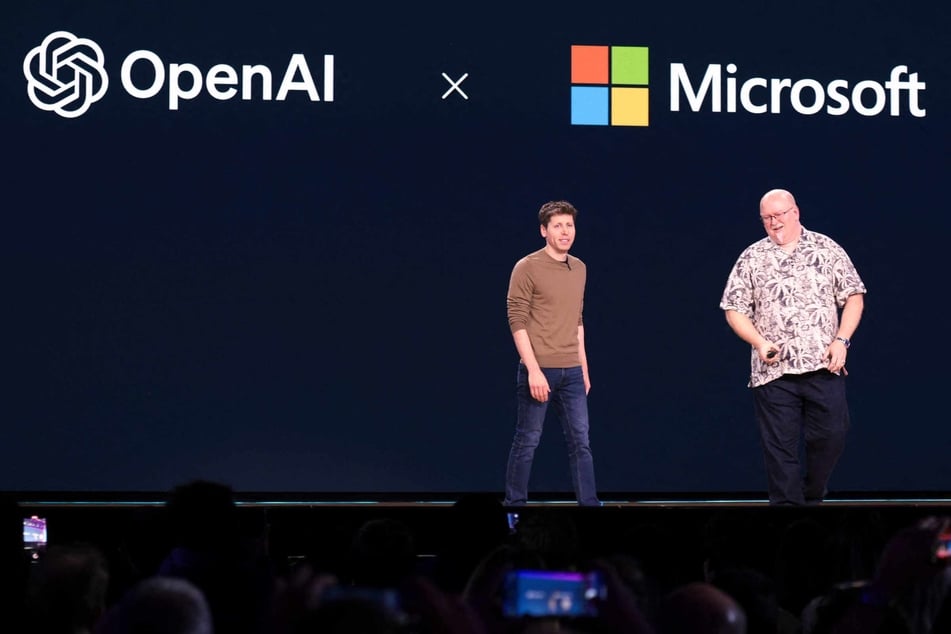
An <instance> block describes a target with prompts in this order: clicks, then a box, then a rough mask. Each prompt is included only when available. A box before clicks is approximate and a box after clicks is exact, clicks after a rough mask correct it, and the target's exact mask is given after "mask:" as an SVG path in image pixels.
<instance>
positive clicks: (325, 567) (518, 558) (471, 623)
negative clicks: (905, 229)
mask: <svg viewBox="0 0 951 634" xmlns="http://www.w3.org/2000/svg"><path fill="white" fill-rule="evenodd" d="M2 510H3V516H2V519H3V529H4V532H3V538H4V540H3V550H2V553H0V554H2V559H0V564H2V569H0V572H2V575H3V576H2V580H3V584H4V586H3V595H2V596H3V600H4V604H3V609H4V613H5V614H6V616H7V618H6V621H5V622H6V623H7V624H8V625H9V626H10V627H9V628H5V629H6V631H19V630H20V629H25V628H27V627H28V628H29V630H30V631H31V632H36V633H37V634H328V633H340V634H343V633H350V632H359V633H363V634H377V633H379V634H390V633H392V634H403V633H406V634H412V633H419V634H428V633H437V632H438V633H443V634H534V633H544V632H561V633H565V632H568V633H575V634H614V633H624V634H687V633H689V634H705V633H717V634H951V592H949V589H951V568H949V566H948V561H949V560H948V559H947V558H942V557H938V556H936V551H935V543H936V540H937V537H938V535H939V534H941V533H942V532H943V531H944V532H946V531H947V530H948V525H949V520H948V519H947V518H944V517H931V516H927V515H925V514H924V513H913V514H908V515H906V516H904V517H899V516H893V517H892V520H891V521H890V522H888V521H885V519H886V516H885V515H884V514H883V513H879V512H878V511H876V510H875V509H839V510H836V509H834V508H833V507H828V506H827V507H823V508H821V509H818V508H809V509H799V510H796V511H795V512H788V513H787V512H779V511H776V512H772V511H773V510H772V509H770V511H771V512H761V511H763V509H744V508H740V509H737V508H734V509H720V510H715V511H712V512H709V513H708V514H706V516H703V515H702V514H696V513H695V514H693V515H691V516H690V517H691V518H692V519H691V521H689V522H685V521H684V516H683V515H679V516H671V515H667V516H665V515H663V514H659V513H658V514H654V515H653V516H651V517H650V518H649V521H645V520H644V517H645V516H644V515H643V514H641V515H638V516H636V517H633V516H632V515H630V514H625V513H624V512H623V509H614V511H612V510H611V509H597V510H596V511H595V513H597V515H596V516H591V515H586V514H583V513H582V511H581V510H580V509H575V508H571V509H567V508H558V507H548V506H543V505H538V506H537V507H536V506H531V505H529V506H527V507H521V508H519V509H518V517H515V516H512V515H508V510H507V509H504V508H503V507H502V506H501V505H500V503H499V502H498V500H497V499H494V498H493V497H492V496H486V495H478V496H476V495H473V496H464V497H463V498H460V499H459V501H458V502H457V503H456V504H454V505H452V507H451V508H449V509H446V513H445V515H444V516H443V521H442V523H441V525H440V527H439V530H437V531H431V530H428V531H427V532H426V534H425V536H423V534H421V533H420V532H419V526H418V525H414V524H411V523H409V522H407V521H406V519H405V516H404V517H398V516H396V515H394V514H388V513H385V512H381V513H365V514H364V517H363V519H361V520H360V521H359V522H352V521H350V520H343V519H341V521H340V523H339V524H337V525H329V526H328V525H326V524H327V522H328V520H327V519H326V518H327V517H332V516H331V515H327V514H325V515H322V516H321V517H322V519H321V522H323V523H324V524H325V525H323V526H322V527H321V530H319V531H316V530H315V531H311V532H308V531H307V530H302V531H299V535H303V536H304V537H303V538H302V542H303V543H299V544H298V545H297V546H296V548H297V549H298V550H297V552H303V553H308V554H312V553H321V554H323V555H324V558H323V559H322V558H320V557H309V558H308V557H303V556H289V555H288V553H291V552H294V551H293V550H289V546H288V545H287V544H282V545H281V547H280V548H277V549H272V548H271V544H270V540H271V533H270V532H269V522H268V518H267V514H266V513H265V512H263V511H262V510H260V509H259V508H256V507H255V505H253V504H252V505H245V504H243V503H242V504H239V503H238V502H237V501H236V499H235V494H234V492H233V491H232V489H231V487H230V486H228V485H226V484H223V483H218V482H213V481H205V480H195V481H191V482H186V483H183V484H181V485H179V486H177V487H175V488H173V489H172V490H171V491H169V493H168V497H167V500H166V502H165V504H164V507H163V513H162V514H160V515H157V516H154V517H153V518H152V519H153V520H154V521H155V522H156V523H158V524H159V527H157V528H156V530H154V531H150V534H152V535H160V536H161V537H160V541H162V543H163V544H164V547H163V548H164V550H162V551H161V556H159V557H156V558H155V561H154V562H150V561H130V562H121V566H122V567H124V568H127V569H128V570H131V571H141V573H142V574H141V575H140V578H135V577H136V575H135V574H133V573H130V572H128V571H127V572H124V573H123V574H121V575H118V576H116V575H113V574H111V572H112V571H111V569H110V568H111V567H110V558H109V557H106V556H104V555H103V552H104V551H103V549H104V548H109V547H114V545H111V546H110V545H108V544H107V545H100V544H90V543H80V542H74V543H68V542H67V543H54V544H53V545H52V546H50V547H49V548H47V549H46V550H45V551H44V552H42V554H41V555H40V556H39V557H38V558H36V559H32V558H30V557H29V556H28V554H27V553H26V552H25V551H24V550H23V547H22V543H21V542H20V536H19V528H20V526H19V523H20V521H21V519H22V517H23V515H24V514H25V509H21V508H20V507H19V506H18V505H17V504H16V502H15V501H13V500H11V499H6V500H5V505H4V507H3V509H2ZM758 511H760V512H758ZM140 519H141V518H140ZM331 523H332V522H331ZM159 528H161V529H163V530H158V529H159ZM428 528H432V527H428ZM434 534H436V535H438V541H439V544H438V545H436V546H435V547H433V546H432V545H431V544H429V542H430V541H432V540H433V539H434ZM285 537H286V536H285ZM316 542H320V543H316ZM134 552H136V550H135V549H129V550H128V552H127V554H131V553H134ZM519 570H522V571H534V572H538V571H545V572H551V573H555V576H556V578H558V577H559V576H564V577H565V578H567V577H569V576H571V573H584V574H585V575H589V574H591V573H593V575H594V576H593V578H596V579H599V580H600V582H601V583H603V588H601V589H599V590H597V591H596V592H593V593H592V594H591V595H590V596H587V595H586V596H585V597H584V599H583V600H584V601H585V602H588V604H589V608H587V609H586V610H585V611H584V612H585V613H584V615H582V616H568V615H567V614H566V613H565V612H564V611H563V610H562V608H563V607H564V605H567V604H565V603H563V602H564V600H565V599H564V593H562V595H561V598H560V599H558V601H555V600H554V599H551V600H550V601H552V602H551V603H550V605H551V606H552V611H551V612H550V613H548V614H547V615H544V616H515V615H513V614H511V613H509V612H508V611H507V610H506V609H505V606H506V605H509V604H510V599H511V597H510V596H509V593H510V592H511V591H512V587H513V586H511V584H507V583H506V579H507V578H509V576H510V575H511V574H512V573H514V572H515V571H519ZM538 592H541V595H540V596H543V597H544V596H545V595H544V592H545V591H538ZM576 600H581V599H579V597H577V596H575V597H573V598H572V601H576ZM556 608H557V609H556ZM13 626H16V627H13Z"/></svg>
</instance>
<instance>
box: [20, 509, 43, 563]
mask: <svg viewBox="0 0 951 634" xmlns="http://www.w3.org/2000/svg"><path fill="white" fill-rule="evenodd" d="M23 548H24V550H26V551H27V552H29V553H30V556H31V557H32V558H33V559H38V558H39V551H41V550H43V549H44V548H46V518H44V517H37V516H36V515H32V516H30V517H24V518H23Z"/></svg>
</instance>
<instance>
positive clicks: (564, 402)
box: [505, 363, 601, 506]
mask: <svg viewBox="0 0 951 634" xmlns="http://www.w3.org/2000/svg"><path fill="white" fill-rule="evenodd" d="M542 372H544V373H545V377H546V378H547V379H548V386H549V387H550V388H551V393H550V394H549V395H548V401H547V402H545V403H540V402H538V401H536V400H535V399H534V398H532V395H531V392H529V389H528V369H526V367H525V364H523V363H519V364H518V375H517V379H516V394H517V399H518V418H517V420H516V423H515V439H514V440H513V441H512V449H511V451H510V452H509V461H508V468H507V469H506V471H505V505H506V506H521V505H523V504H525V503H526V502H527V500H528V478H529V475H531V471H532V459H533V458H534V457H535V448H536V447H538V443H539V441H540V440H541V437H542V426H543V424H544V422H545V414H546V413H547V412H548V404H549V403H551V405H552V406H553V407H554V408H555V413H556V414H558V418H559V419H561V428H562V431H563V432H564V435H565V442H566V443H567V445H568V465H569V466H570V468H571V482H572V485H573V486H574V489H575V495H576V496H577V498H578V504H580V505H582V506H599V505H600V504H601V503H600V502H599V501H598V493H597V487H596V486H595V483H594V460H593V459H592V457H591V447H590V446H589V443H588V395H587V394H586V393H585V389H584V374H583V373H582V371H581V366H580V365H579V366H575V367H573V368H542Z"/></svg>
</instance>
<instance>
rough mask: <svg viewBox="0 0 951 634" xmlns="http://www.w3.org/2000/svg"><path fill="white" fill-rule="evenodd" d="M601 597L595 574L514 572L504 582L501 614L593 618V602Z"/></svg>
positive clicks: (602, 590) (599, 582)
mask: <svg viewBox="0 0 951 634" xmlns="http://www.w3.org/2000/svg"><path fill="white" fill-rule="evenodd" d="M604 595H605V588H604V583H603V582H602V580H601V576H600V575H599V574H598V573H596V572H551V571H544V570H517V571H514V572H511V573H509V574H508V575H507V576H506V579H505V588H504V597H503V612H504V614H505V615H506V616H514V617H520V616H534V617H545V616H547V617H585V616H597V614H598V606H597V603H596V602H595V600H596V599H599V598H603V597H604Z"/></svg>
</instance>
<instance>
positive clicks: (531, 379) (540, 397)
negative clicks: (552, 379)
mask: <svg viewBox="0 0 951 634" xmlns="http://www.w3.org/2000/svg"><path fill="white" fill-rule="evenodd" d="M528 391H529V392H531V394H532V398H533V399H535V400H536V401H538V402H539V403H546V402H548V394H549V393H550V392H551V387H549V385H548V379H547V378H545V373H544V372H542V371H541V370H540V369H539V370H529V371H528Z"/></svg>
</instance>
